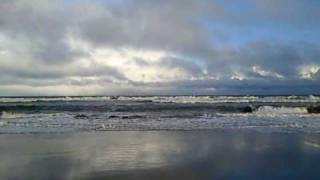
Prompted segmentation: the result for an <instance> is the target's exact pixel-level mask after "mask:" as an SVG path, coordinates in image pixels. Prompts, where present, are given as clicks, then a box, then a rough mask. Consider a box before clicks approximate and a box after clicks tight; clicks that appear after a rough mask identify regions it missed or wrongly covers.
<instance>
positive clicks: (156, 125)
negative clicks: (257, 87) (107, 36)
mask: <svg viewBox="0 0 320 180" xmlns="http://www.w3.org/2000/svg"><path fill="white" fill-rule="evenodd" d="M310 107H312V108H313V109H312V110H313V111H314V112H316V113H310ZM317 111H318V112H317ZM216 129H220V130H221V129H222V130H223V129H248V130H254V131H259V132H261V131H262V132H284V133H287V132H305V133H319V132H320V97H319V96H153V97H33V98H0V133H2V134H19V133H23V134H25V133H59V132H70V131H72V132H80V131H81V132H82V131H110V130H112V131H119V130H126V131H128V130H131V131H132V130H140V131H141V130H143V131H146V130H216Z"/></svg>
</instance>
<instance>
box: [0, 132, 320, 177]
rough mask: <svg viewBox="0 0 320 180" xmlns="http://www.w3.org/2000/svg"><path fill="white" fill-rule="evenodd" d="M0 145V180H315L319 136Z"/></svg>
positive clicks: (46, 138)
mask: <svg viewBox="0 0 320 180" xmlns="http://www.w3.org/2000/svg"><path fill="white" fill-rule="evenodd" d="M0 144H1V146H0V159H1V162H0V179H35V180H36V179H55V180H59V179H137V180H138V179H139V180H140V179H159V180H160V179H313V178H315V177H319V175H320V172H319V171H318V169H319V168H320V165H319V163H318V162H319V160H320V135H319V134H303V133H294V134H286V133H257V132H239V131H238V132H232V131H228V132H227V131H112V132H90V133H65V134H40V135H39V134H34V135H32V134H27V135H13V134H10V135H6V134H4V135H0Z"/></svg>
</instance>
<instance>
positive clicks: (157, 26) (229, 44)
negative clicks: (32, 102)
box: [0, 0, 320, 95]
mask: <svg viewBox="0 0 320 180" xmlns="http://www.w3.org/2000/svg"><path fill="white" fill-rule="evenodd" d="M319 8H320V3H319V2H318V1H313V0H308V1H307V0H305V1H301V0H290V1H289V0H284V1H281V2H280V1H276V0H270V1H267V2H266V1H263V0H255V1H254V0H245V1H241V2H234V1H229V0H227V1H220V0H214V1H211V0H202V1H198V0H163V1H156V0H121V1H120V0H119V1H113V0H112V1H107V0H92V1H89V0H29V1H25V0H1V1H0V95H105V94H110V95H114V94H126V95H137V94H140V95H141V94H145V95H150V94H315V93H319V89H320V46H319V40H320V38H319V37H318V33H319V32H320V26H319V25H318V23H317V20H318V17H320V12H319V11H318V9H319Z"/></svg>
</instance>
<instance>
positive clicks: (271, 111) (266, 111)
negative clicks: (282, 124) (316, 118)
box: [254, 106, 309, 115]
mask: <svg viewBox="0 0 320 180" xmlns="http://www.w3.org/2000/svg"><path fill="white" fill-rule="evenodd" d="M254 113H256V114H260V115H277V114H280V115H288V114H293V115H295V114H308V113H309V111H308V107H273V106H261V107H259V108H258V109H257V110H255V111H254Z"/></svg>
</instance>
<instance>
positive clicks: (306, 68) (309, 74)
mask: <svg viewBox="0 0 320 180" xmlns="http://www.w3.org/2000/svg"><path fill="white" fill-rule="evenodd" d="M319 74H320V65H303V66H301V67H300V68H299V75H300V78H301V79H308V80H312V79H314V78H315V77H316V76H317V75H319Z"/></svg>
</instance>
